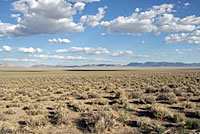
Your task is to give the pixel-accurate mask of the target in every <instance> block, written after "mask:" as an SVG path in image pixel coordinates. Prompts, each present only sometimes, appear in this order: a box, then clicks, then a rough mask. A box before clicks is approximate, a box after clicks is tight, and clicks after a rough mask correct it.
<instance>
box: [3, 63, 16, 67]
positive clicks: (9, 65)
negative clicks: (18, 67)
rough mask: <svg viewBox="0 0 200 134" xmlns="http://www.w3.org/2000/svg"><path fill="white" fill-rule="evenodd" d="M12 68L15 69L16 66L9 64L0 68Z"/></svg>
mask: <svg viewBox="0 0 200 134" xmlns="http://www.w3.org/2000/svg"><path fill="white" fill-rule="evenodd" d="M11 67H15V66H14V65H12V64H9V63H3V64H0V68H11Z"/></svg>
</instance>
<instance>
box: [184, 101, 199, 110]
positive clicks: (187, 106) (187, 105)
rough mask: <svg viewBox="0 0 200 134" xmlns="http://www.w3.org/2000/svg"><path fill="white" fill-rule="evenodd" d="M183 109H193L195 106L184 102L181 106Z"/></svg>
mask: <svg viewBox="0 0 200 134" xmlns="http://www.w3.org/2000/svg"><path fill="white" fill-rule="evenodd" d="M182 106H183V108H195V107H196V105H195V104H194V103H192V102H189V101H185V102H184V103H183V104H182Z"/></svg>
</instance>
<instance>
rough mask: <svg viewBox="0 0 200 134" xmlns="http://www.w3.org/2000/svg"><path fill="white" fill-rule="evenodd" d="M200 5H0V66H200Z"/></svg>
mask: <svg viewBox="0 0 200 134" xmlns="http://www.w3.org/2000/svg"><path fill="white" fill-rule="evenodd" d="M199 6H200V1H199V0H140V1H138V0H1V1H0V12H1V14H0V63H11V64H14V65H17V66H31V65H35V64H49V65H82V64H100V63H105V64H127V63H129V62H147V61H168V62H186V63H193V62H198V63H199V62H200V60H199V59H200V54H199V52H200V9H199Z"/></svg>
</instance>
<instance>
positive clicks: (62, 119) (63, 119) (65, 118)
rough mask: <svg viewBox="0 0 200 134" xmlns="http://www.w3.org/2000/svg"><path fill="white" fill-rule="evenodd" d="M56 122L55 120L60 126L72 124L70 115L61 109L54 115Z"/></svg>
mask: <svg viewBox="0 0 200 134" xmlns="http://www.w3.org/2000/svg"><path fill="white" fill-rule="evenodd" d="M54 120H55V123H56V124H58V125H61V124H65V125H69V123H70V116H69V113H68V112H66V111H64V109H63V108H60V109H58V110H56V112H55V115H54Z"/></svg>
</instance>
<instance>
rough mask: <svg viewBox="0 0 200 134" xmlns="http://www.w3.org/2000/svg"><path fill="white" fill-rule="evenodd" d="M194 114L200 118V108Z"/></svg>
mask: <svg viewBox="0 0 200 134" xmlns="http://www.w3.org/2000/svg"><path fill="white" fill-rule="evenodd" d="M194 114H195V115H196V116H197V117H198V118H199V119H200V110H196V111H195V112H194Z"/></svg>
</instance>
